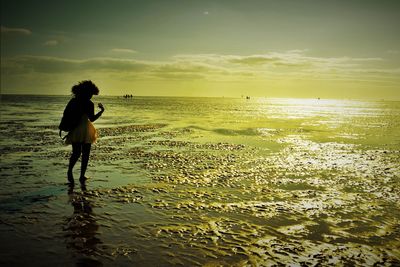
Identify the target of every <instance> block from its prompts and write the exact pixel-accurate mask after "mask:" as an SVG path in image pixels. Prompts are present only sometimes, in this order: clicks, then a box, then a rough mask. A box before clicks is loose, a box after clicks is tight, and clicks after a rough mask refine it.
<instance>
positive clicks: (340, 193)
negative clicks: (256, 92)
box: [0, 97, 400, 266]
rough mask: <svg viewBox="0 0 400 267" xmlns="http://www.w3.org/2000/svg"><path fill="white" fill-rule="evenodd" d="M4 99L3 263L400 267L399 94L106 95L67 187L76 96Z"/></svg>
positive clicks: (0, 222)
mask: <svg viewBox="0 0 400 267" xmlns="http://www.w3.org/2000/svg"><path fill="white" fill-rule="evenodd" d="M62 100H64V102H63V101H62ZM2 101H3V103H2V106H1V112H2V113H1V115H2V116H1V122H2V123H1V126H0V133H1V136H2V138H1V139H2V140H1V158H0V159H1V165H0V167H1V180H2V184H3V188H2V189H1V190H0V193H1V195H0V196H1V199H0V210H1V217H0V235H1V239H2V240H3V242H2V243H1V247H0V251H1V257H0V263H1V264H4V265H8V266H11V265H34V266H50V265H51V266H53V265H63V266H64V265H65V266H76V265H77V266H82V265H83V266H133V265H134V266H175V265H182V266H274V265H276V266H279V265H294V266H316V265H322V266H332V265H335V266H395V265H398V264H400V252H399V249H398V248H399V247H400V230H399V229H400V212H399V211H400V205H399V203H400V187H399V185H400V181H399V177H400V170H399V169H400V166H399V164H398V163H399V162H400V143H399V140H400V138H399V137H400V136H399V135H400V134H399V133H400V131H399V130H400V126H399V121H398V118H399V115H400V103H397V102H393V103H389V104H388V103H380V102H368V103H364V102H337V103H331V102H322V103H321V102H315V101H312V100H308V101H309V102H305V103H300V104H299V103H298V102H288V100H285V101H283V100H282V101H278V100H276V101H275V102H262V101H258V100H252V101H246V100H243V99H236V100H229V99H224V100H219V99H216V100H214V99H200V100H199V99H173V98H172V99H161V100H160V99H152V98H143V99H138V100H134V101H132V102H127V101H124V100H122V99H115V98H105V99H103V100H102V102H103V103H104V104H105V105H106V104H107V102H108V104H109V105H108V106H106V108H107V107H108V109H107V110H106V113H105V114H104V118H102V119H103V121H99V123H97V122H96V124H95V126H96V127H97V128H98V130H99V134H100V136H101V138H100V139H99V141H98V143H97V144H95V145H94V147H93V150H92V154H91V159H90V162H89V169H88V175H89V176H91V179H90V180H89V181H88V182H87V183H86V185H85V186H84V187H81V186H80V185H79V183H78V181H77V183H76V185H75V187H74V188H69V187H68V186H67V185H65V182H66V177H65V171H66V167H67V162H68V157H69V153H70V151H69V150H70V148H69V147H65V146H62V145H61V141H60V139H59V137H58V136H57V129H56V126H55V125H54V124H52V123H51V121H52V120H57V118H58V116H59V112H60V111H59V109H60V107H62V105H63V104H64V103H65V99H63V98H56V97H53V98H47V99H41V98H39V99H37V100H30V101H28V100H26V102H22V103H21V101H16V100H15V99H9V100H7V99H6V100H4V99H3V100H2ZM4 101H5V102H4ZM43 101H46V102H47V103H50V104H49V105H48V108H43V105H41V103H43ZM135 101H137V102H135ZM202 101H203V102H202ZM213 101H214V102H213ZM221 101H222V102H221ZM216 103H219V104H218V105H217V104H216ZM161 104H162V105H161ZM27 106H29V107H30V110H33V113H34V114H36V115H35V116H33V115H32V114H30V116H27V115H26V114H25V115H21V113H20V112H21V110H22V109H24V108H27ZM263 108H265V110H264V109H263ZM283 111H284V112H283ZM35 112H36V113H35ZM57 112H58V113H57ZM61 112H62V110H61ZM48 114H50V115H48ZM132 122H133V123H132ZM10 133H12V134H10ZM78 172H79V162H78V165H77V168H76V170H75V175H78ZM22 250H23V251H24V256H23V257H21V256H20V255H21V254H20V252H21V251H22Z"/></svg>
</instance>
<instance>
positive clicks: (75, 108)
mask: <svg viewBox="0 0 400 267" xmlns="http://www.w3.org/2000/svg"><path fill="white" fill-rule="evenodd" d="M71 91H72V93H73V95H74V97H73V98H72V99H71V100H70V101H69V103H68V105H67V107H68V106H70V109H69V110H71V112H73V113H74V114H73V115H72V117H73V118H75V119H76V120H77V126H76V127H75V128H74V129H73V130H72V131H70V132H69V133H68V135H67V136H66V140H65V143H66V144H72V154H71V157H70V159H69V166H68V172H67V177H68V181H69V182H70V183H71V184H73V183H74V177H73V174H72V169H73V168H74V166H75V163H76V162H77V161H78V159H79V157H80V156H81V154H82V163H81V176H80V178H79V181H80V182H81V183H83V182H84V181H85V180H87V177H86V176H85V172H86V169H87V165H88V162H89V155H90V148H91V145H92V144H93V143H94V142H95V141H96V139H97V132H96V129H95V128H94V126H93V124H92V122H94V121H95V120H97V119H98V118H99V117H100V116H101V115H102V114H103V112H104V107H103V105H102V104H101V103H99V104H98V107H99V108H100V111H99V112H98V113H97V114H94V104H93V102H92V101H91V100H90V99H91V98H92V96H93V95H98V94H99V88H97V86H96V85H95V84H94V83H93V82H92V81H81V82H79V83H78V84H76V85H74V86H73V87H72V90H71Z"/></svg>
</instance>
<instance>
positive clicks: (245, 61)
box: [1, 50, 399, 81]
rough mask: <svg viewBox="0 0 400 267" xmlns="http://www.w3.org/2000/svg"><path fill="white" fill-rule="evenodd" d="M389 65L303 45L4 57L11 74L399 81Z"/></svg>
mask: <svg viewBox="0 0 400 267" xmlns="http://www.w3.org/2000/svg"><path fill="white" fill-rule="evenodd" d="M377 63H379V64H377ZM383 66H384V60H383V59H381V58H352V57H311V56H308V55H307V54H306V52H305V51H303V50H291V51H286V52H269V53H265V54H262V55H223V54H185V55H176V56H173V57H171V58H170V59H168V60H164V61H145V60H134V59H118V58H89V59H68V58H57V57H46V56H29V55H26V56H18V57H13V58H7V59H4V60H3V62H2V66H1V67H2V73H5V74H7V75H13V74H23V73H37V74H40V73H43V74H60V75H63V74H68V73H70V74H74V75H75V74H82V73H89V74H93V73H101V74H109V75H114V77H119V78H118V79H130V78H132V79H145V80H185V81H188V80H207V81H271V80H277V81H278V80H291V79H292V80H296V79H311V80H330V79H332V80H340V79H342V80H368V79H374V80H376V79H382V80H385V79H386V80H389V78H390V79H397V80H398V78H396V76H397V75H398V73H399V70H398V68H397V69H394V68H390V67H389V66H386V67H385V68H384V67H383Z"/></svg>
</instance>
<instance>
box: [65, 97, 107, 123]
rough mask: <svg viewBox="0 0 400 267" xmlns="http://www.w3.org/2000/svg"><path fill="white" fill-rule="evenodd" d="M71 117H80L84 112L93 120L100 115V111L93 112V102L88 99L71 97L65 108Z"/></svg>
mask: <svg viewBox="0 0 400 267" xmlns="http://www.w3.org/2000/svg"><path fill="white" fill-rule="evenodd" d="M66 109H68V110H69V111H70V112H71V113H72V114H71V115H72V117H73V118H81V117H82V116H83V115H84V114H86V115H87V116H88V118H89V120H90V121H92V122H93V121H95V120H97V119H98V118H99V117H100V116H101V111H100V112H99V113H97V114H94V104H93V102H92V101H91V100H90V99H80V98H76V97H75V98H72V99H71V100H70V101H69V102H68V105H67V108H66Z"/></svg>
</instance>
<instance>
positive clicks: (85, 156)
mask: <svg viewBox="0 0 400 267" xmlns="http://www.w3.org/2000/svg"><path fill="white" fill-rule="evenodd" d="M91 145H92V144H82V165H81V177H80V178H79V179H80V180H86V177H85V173H86V169H87V165H88V162H89V155H90V148H91Z"/></svg>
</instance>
